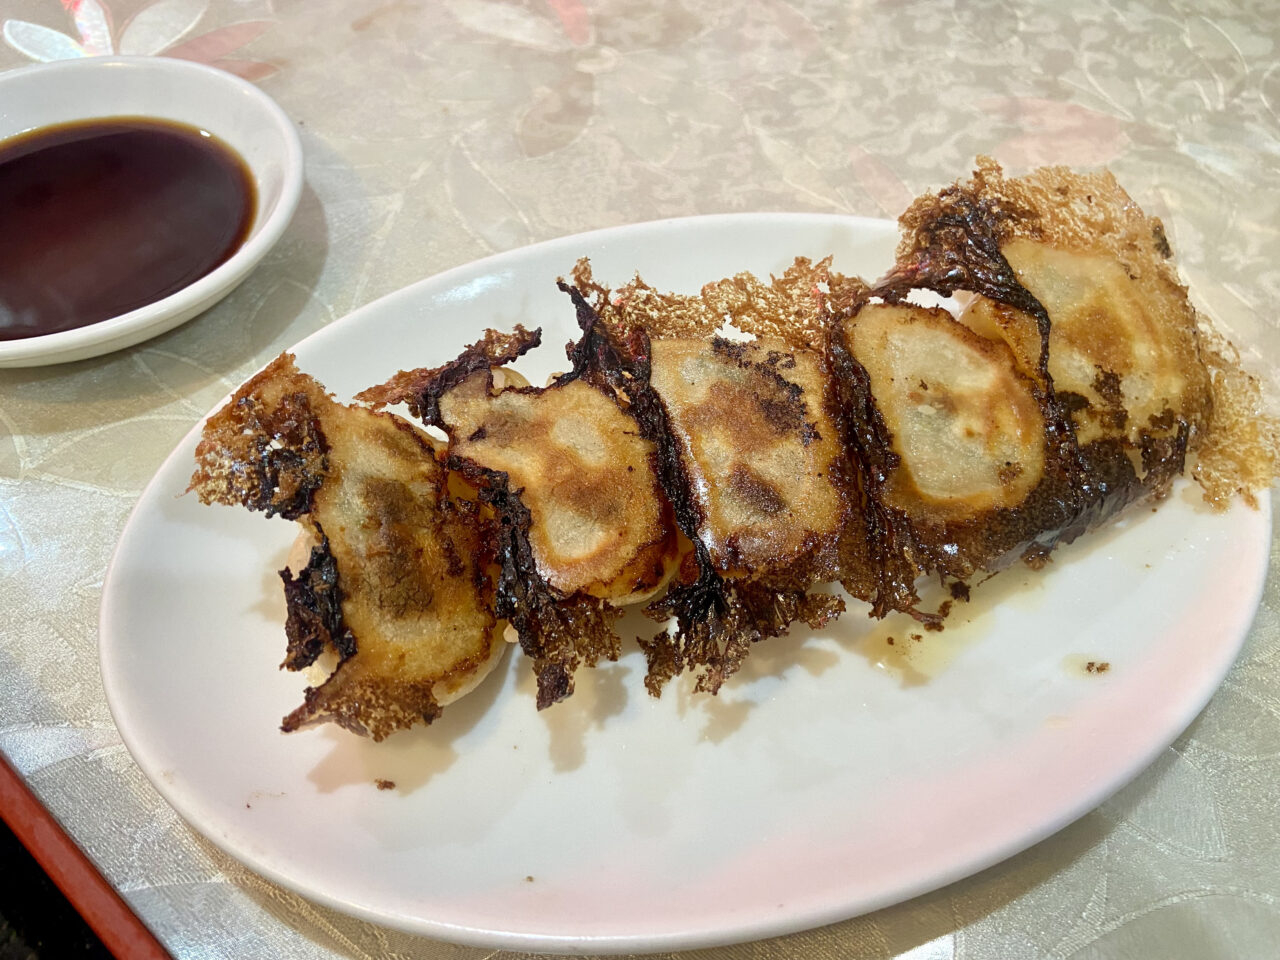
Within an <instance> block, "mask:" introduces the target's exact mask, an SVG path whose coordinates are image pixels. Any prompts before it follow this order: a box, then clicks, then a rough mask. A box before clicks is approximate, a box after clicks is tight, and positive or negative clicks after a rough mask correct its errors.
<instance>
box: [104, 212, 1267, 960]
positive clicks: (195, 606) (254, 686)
mask: <svg viewBox="0 0 1280 960" xmlns="http://www.w3.org/2000/svg"><path fill="white" fill-rule="evenodd" d="M895 238H896V234H895V230H894V226H893V224H891V223H887V222H883V221H875V220H859V219H853V218H844V217H828V216H816V215H746V216H719V217H705V218H695V219H689V220H669V221H661V222H656V223H648V224H641V225H638V226H632V227H621V228H617V229H613V230H604V231H600V232H597V233H590V234H585V235H582V236H578V237H570V238H567V239H563V240H556V241H553V242H550V243H545V244H541V245H539V246H534V247H529V248H526V249H523V250H516V251H513V252H511V253H506V254H502V255H499V256H496V257H492V258H490V259H488V260H484V261H481V262H479V263H475V264H471V265H468V266H464V267H460V268H458V269H456V270H451V271H449V272H448V273H445V274H442V275H440V276H437V277H433V278H431V279H429V280H425V281H423V282H421V283H418V284H415V285H414V286H411V287H408V288H406V289H404V290H402V291H400V292H398V293H395V294H392V295H391V296H389V297H386V298H385V299H383V300H380V301H378V302H377V303H374V304H372V305H370V306H367V307H365V308H363V309H361V310H359V311H357V312H356V313H354V314H352V315H351V316H349V317H347V318H346V319H345V320H342V321H339V322H337V323H335V324H333V325H331V326H330V327H328V328H326V329H325V330H323V331H321V332H319V333H317V334H316V335H314V336H312V337H310V338H308V339H307V340H305V341H304V342H303V343H301V344H299V346H298V348H297V354H298V359H299V363H300V365H301V367H302V368H303V369H304V370H307V371H310V372H312V373H314V374H315V375H317V376H318V377H320V378H321V379H322V380H323V381H325V382H326V383H327V384H328V385H329V386H330V388H332V389H334V390H335V391H336V392H337V393H338V394H339V396H341V397H349V396H350V395H351V394H353V393H354V392H356V391H357V390H359V389H361V388H363V387H365V386H368V385H370V384H373V383H375V382H379V381H381V380H382V379H384V378H386V377H387V376H389V375H390V374H392V373H394V372H395V371H396V370H398V369H400V368H401V367H406V366H415V365H419V364H437V363H440V362H442V361H444V360H446V359H448V358H451V357H452V356H454V355H456V354H457V353H458V351H459V350H460V349H461V348H462V347H463V345H464V344H466V343H468V342H470V341H472V340H474V339H476V338H477V337H478V336H479V335H480V333H481V331H482V330H483V329H484V328H485V327H486V326H494V327H499V328H503V329H507V328H510V327H511V325H512V324H514V323H516V322H518V321H519V322H524V323H526V324H540V325H542V326H543V327H544V329H545V332H546V336H545V344H546V345H545V346H544V347H542V348H541V349H540V350H539V351H536V352H535V356H533V357H531V358H528V359H529V360H530V361H531V362H528V363H526V364H524V367H523V369H524V370H525V372H526V373H528V374H530V375H531V379H535V380H536V379H538V378H540V377H542V376H544V375H546V374H547V373H549V372H551V371H553V370H556V369H563V368H564V366H565V363H564V360H563V354H562V353H561V352H560V345H561V344H563V343H565V342H567V341H568V340H570V339H571V338H572V337H574V336H575V335H576V328H575V327H574V324H573V310H572V308H571V305H570V303H569V301H568V299H567V298H566V297H564V296H563V295H561V294H560V293H559V292H558V291H557V290H556V289H555V286H554V280H555V278H556V276H557V275H563V274H566V273H567V272H568V271H569V269H570V268H571V267H572V265H573V263H574V261H575V260H576V258H577V257H579V256H581V255H590V256H591V258H592V261H593V264H594V266H595V270H596V275H597V277H598V278H600V279H602V280H604V281H605V282H608V283H610V284H613V285H617V284H620V283H622V282H625V281H626V280H627V279H629V278H630V277H631V276H632V274H633V272H634V271H636V270H639V271H641V272H642V273H643V275H644V277H645V278H646V279H647V280H648V281H650V282H651V283H653V284H655V285H656V286H658V287H660V288H670V289H676V290H683V291H695V290H697V289H698V288H699V287H700V285H701V284H702V283H704V282H706V281H708V280H712V279H716V278H719V277H722V276H728V275H731V274H733V273H736V272H738V271H741V270H744V269H749V270H753V271H755V272H757V273H768V272H770V271H773V272H780V271H781V270H782V269H784V268H785V267H786V266H787V265H788V263H789V262H790V259H791V257H792V256H794V255H797V254H800V255H805V256H809V257H814V258H817V257H821V256H823V255H825V254H827V253H833V254H835V262H836V266H837V268H838V269H841V270H843V271H845V272H850V273H859V274H862V275H865V276H876V275H878V274H879V273H881V272H882V271H883V270H884V269H885V268H886V267H887V266H888V264H889V262H890V258H891V256H892V250H893V247H894V242H895ZM195 442H196V433H195V432H193V433H192V434H191V435H190V436H188V437H187V439H186V440H185V441H184V442H183V443H182V445H181V446H180V447H179V448H178V449H177V450H176V451H175V452H174V454H173V455H172V457H170V459H169V460H168V462H166V463H165V465H164V467H163V468H162V469H161V470H160V472H159V473H158V474H157V476H156V478H155V479H154V480H153V481H152V483H151V485H150V486H149V487H148V488H147V491H146V492H145V493H144V494H143V496H142V499H141V501H140V502H139V504H138V506H137V509H136V510H135V512H134V514H133V516H132V518H131V519H130V521H129V524H128V526H127V528H126V530H125V533H124V535H123V537H122V538H121V541H120V545H119V548H118V550H117V552H116V555H115V559H114V561H113V563H112V566H111V569H110V571H109V574H108V576H107V580H106V584H105V588H104V596H103V602H102V611H101V655H102V671H103V679H104V682H105V685H106V691H107V696H108V699H109V701H110V704H111V709H112V712H113V714H114V715H115V719H116V722H117V724H118V726H119V728H120V732H121V735H122V737H123V738H124V740H125V743H126V744H127V745H128V747H129V749H130V750H131V751H132V752H133V755H134V757H135V758H136V759H137V761H138V763H139V765H140V766H141V767H142V769H143V770H144V771H145V772H146V773H147V775H148V776H149V777H150V778H151V780H152V781H153V782H154V783H155V785H156V788H157V789H158V790H159V791H160V792H161V793H162V794H163V795H164V796H165V798H166V799H168V801H169V802H170V803H172V804H173V806H174V807H175V808H176V809H177V810H178V812H179V813H180V814H181V815H182V816H183V817H184V818H186V820H187V821H188V822H189V823H191V824H192V825H193V826H194V827H195V828H196V829H197V830H199V831H200V832H202V833H203V834H205V835H206V836H207V837H209V838H210V839H211V840H213V841H214V842H215V843H217V844H218V845H219V846H221V847H222V848H223V849H225V850H226V851H227V852H229V853H230V854H232V855H233V856H235V857H237V858H238V859H240V860H241V861H243V862H244V863H246V864H248V865H249V866H250V867H252V868H254V869H255V870H257V871H258V872H260V873H261V874H263V875H264V876H266V877H269V878H271V879H272V880H275V881H277V882H279V883H281V884H283V885H285V886H287V887H290V888H292V889H294V890H296V891H298V892H300V893H302V894H304V895H306V896H309V897H312V898H314V899H315V900H318V901H321V902H323V903H326V904H329V905H331V906H333V907H336V908H338V909H340V910H344V911H348V912H350V913H353V914H356V915H358V916H361V917H365V918H367V919H369V920H372V921H376V922H378V923H383V924H387V925H390V926H393V927H399V928H402V929H405V930H409V931H414V932H417V933H421V934H426V935H429V936H434V937H440V938H444V939H448V940H454V941H461V942H465V943H471V944H479V945H486V946H491V947H501V948H507V949H524V950H540V951H552V950H554V951H563V952H615V951H616V952H640V951H651V950H676V949H681V948H688V947H696V946H705V945H710V944H717V943H724V942H729V941H735V940H747V939H755V938H760V937H767V936H771V935H775V934H781V933H786V932H789V931H794V930H798V929H802V928H806V927H811V926H816V925H819V924H824V923H828V922H831V921H835V920H839V919H842V918H845V917H850V916H853V915H856V914H858V913H862V912H865V911H869V910H873V909H875V908H878V907H882V906H885V905H887V904H891V903H894V902H896V901H899V900H903V899H906V898H908V897H911V896H913V895H916V894H919V893H922V892H924V891H926V890H929V889H931V888H934V887H938V886H940V885H942V884H945V883H948V882H949V881H952V880H956V879H958V878H960V877H963V876H965V875H967V874H970V873H973V872H974V871H977V870H979V869H981V868H983V867H986V866H988V865H990V864H992V863H995V862H996V861H998V860H1001V859H1003V858H1005V857H1008V856H1010V855H1011V854H1013V853H1016V852H1018V851H1019V850H1022V849H1023V848H1025V847H1027V846H1028V845H1030V844H1032V843H1034V842H1035V841H1037V840H1039V839H1041V838H1043V837H1045V836H1047V835H1049V834H1050V833H1052V832H1054V831H1056V830H1058V829H1059V828H1061V827H1062V826H1064V825H1065V824H1067V823H1069V822H1070V821H1071V820H1073V819H1075V818H1076V817H1078V816H1080V815H1081V814H1083V813H1085V812H1086V811H1088V810H1089V809H1090V808H1092V807H1093V806H1095V805H1096V804H1097V803H1099V802H1100V801H1101V800H1102V799H1103V798H1105V797H1106V796H1107V795H1108V794H1110V793H1111V792H1113V791H1114V790H1116V789H1117V788H1118V787H1120V786H1121V785H1122V784H1123V783H1125V782H1126V781H1127V780H1129V779H1130V778H1132V777H1133V776H1135V775H1136V774H1137V773H1138V772H1139V771H1140V770H1141V769H1142V768H1143V767H1144V766H1145V765H1147V764H1148V763H1149V762H1150V761H1151V760H1152V759H1153V758H1154V757H1155V755H1156V754H1157V752H1158V751H1160V750H1161V749H1162V748H1163V747H1164V746H1166V745H1167V744H1168V743H1170V742H1171V741H1172V740H1173V739H1174V738H1175V737H1176V736H1177V735H1178V733H1179V732H1181V731H1182V730H1183V728H1184V727H1185V726H1186V725H1187V724H1188V723H1189V722H1190V721H1191V719H1192V718H1193V717H1194V716H1195V715H1196V713H1197V712H1198V711H1199V710H1200V709H1201V707H1203V706H1204V704H1205V703H1206V702H1207V701H1208V699H1209V697H1210V695H1211V694H1212V692H1213V690H1214V689H1215V688H1216V686H1217V685H1218V683H1219V682H1220V681H1221V679H1222V677H1223V675H1224V674H1225V672H1226V670H1227V668H1228V666H1229V665H1230V664H1231V662H1232V660H1233V659H1234V658H1235V656H1236V653H1237V651H1238V650H1239V647H1240V643H1241V641H1242V638H1243V637H1244V635H1245V633H1246V631H1247V629H1248V627H1249V624H1250V621H1251V619H1252V616H1253V612H1254V609H1255V607H1256V605H1257V602H1258V600H1259V596H1260V591H1261V587H1262V582H1263V577H1264V574H1265V572H1266V567H1267V546H1268V538H1269V529H1270V513H1269V503H1270V501H1269V500H1268V501H1267V502H1266V505H1265V506H1264V509H1263V510H1261V511H1252V510H1248V509H1246V508H1243V507H1237V508H1235V509H1233V510H1231V511H1230V512H1228V513H1226V514H1213V513H1211V512H1210V511H1208V510H1207V509H1205V508H1203V507H1201V506H1198V505H1197V499H1196V498H1195V497H1194V496H1192V493H1191V491H1190V490H1186V489H1183V490H1181V491H1179V492H1175V494H1174V495H1173V496H1172V497H1171V498H1170V499H1169V500H1168V501H1167V502H1166V503H1165V504H1164V505H1163V506H1162V507H1161V508H1160V509H1159V511H1157V512H1155V513H1153V512H1152V511H1150V510H1148V509H1141V508H1140V509H1136V510H1134V511H1131V512H1130V513H1129V514H1128V515H1126V517H1125V518H1124V519H1122V520H1121V521H1120V522H1119V523H1117V524H1115V525H1113V526H1111V527H1109V528H1107V529H1106V530H1103V531H1099V532H1097V533H1094V534H1092V535H1091V536H1088V537H1086V538H1084V540H1083V542H1081V543H1078V544H1076V545H1075V546H1073V547H1071V548H1068V549H1065V550H1063V551H1061V552H1059V553H1058V554H1055V559H1054V562H1053V563H1051V564H1050V565H1049V566H1048V567H1047V568H1046V569H1045V570H1044V571H1043V572H1041V573H1032V572H1031V571H1029V570H1026V569H1022V568H1018V569H1016V570H1012V571H1009V572H1006V573H1004V574H1002V575H1001V576H1000V577H997V578H996V579H995V580H993V581H991V582H990V583H989V584H986V585H985V586H984V587H982V588H979V589H977V590H975V599H974V601H973V603H972V604H970V605H968V606H961V607H960V608H959V609H958V610H957V612H956V614H955V615H953V622H952V626H950V627H949V628H948V629H947V630H946V631H945V632H943V633H940V634H925V635H924V639H922V640H919V641H917V640H912V639H911V633H912V632H914V631H913V630H912V629H911V628H910V627H909V626H904V624H903V623H902V622H897V621H896V622H894V623H892V624H889V625H876V624H872V623H871V622H870V621H868V620H867V619H866V618H865V617H864V616H863V615H862V614H863V611H864V610H865V607H861V606H859V605H856V604H855V605H854V609H852V610H851V611H850V612H849V613H848V614H846V616H845V617H844V618H843V619H842V620H840V621H839V622H838V623H837V624H835V625H834V626H832V627H831V628H829V629H828V630H826V631H824V632H823V633H822V634H821V635H813V634H812V633H809V632H808V631H803V632H797V633H796V634H795V635H794V636H792V637H789V638H784V639H780V640H774V641H770V642H768V643H766V644H762V645H760V646H759V647H757V649H756V651H755V652H754V653H753V654H752V656H751V657H750V658H749V659H748V662H747V666H746V667H745V668H744V670H743V673H742V674H740V675H739V676H738V677H737V678H735V679H734V681H732V682H731V683H730V684H728V685H727V686H726V688H725V689H724V690H723V691H722V692H721V695H720V697H719V698H718V699H712V698H707V697H694V696H692V695H690V694H689V693H688V692H687V691H686V690H681V689H678V688H676V687H675V686H673V687H672V688H670V689H668V691H667V692H666V694H665V695H664V697H663V698H662V699H661V700H659V701H655V700H653V699H651V698H650V697H649V696H647V695H646V694H645V692H644V689H643V687H642V685H641V680H642V677H643V673H644V664H643V658H642V657H641V655H640V654H639V652H638V651H636V650H634V649H631V650H630V651H629V652H627V653H626V654H625V655H624V656H623V658H622V660H621V661H620V662H619V663H617V664H616V665H606V666H604V667H602V668H600V669H598V670H596V671H594V672H592V671H583V672H582V673H581V674H580V675H579V681H578V684H579V689H578V692H577V693H576V694H575V696H574V697H573V698H571V699H570V700H569V701H567V702H565V703H563V704H559V705H557V706H555V707H553V708H552V709H550V710H547V711H544V712H542V713H538V712H537V711H535V709H534V704H533V695H532V694H533V689H532V687H533V685H532V680H531V676H530V673H529V670H528V667H527V664H526V663H525V662H524V661H523V659H522V658H520V657H512V658H510V659H509V660H508V661H507V664H506V665H505V666H504V667H500V668H499V669H498V671H497V673H496V675H495V676H494V677H492V678H490V679H489V680H488V681H487V682H486V683H485V684H484V685H482V686H481V688H480V689H479V690H478V691H477V692H476V693H474V694H472V695H471V696H469V697H468V698H466V699H465V700H463V701H462V702H460V703H458V704H455V705H453V706H451V707H449V708H448V709H447V710H446V711H445V715H444V717H443V718H442V719H441V720H440V721H439V722H438V723H437V724H435V725H434V726H433V727H431V728H427V729H421V730H417V731H412V732H409V733H404V734H399V735H396V736H394V737H392V738H390V739H389V740H387V741H385V742H383V743H381V744H375V743H371V742H367V741H363V740H360V739H359V738H357V737H354V736H351V735H349V734H347V733H345V732H343V731H341V730H338V729H319V730H313V731H307V732H304V733H299V734H293V735H284V734H281V733H279V732H278V731H277V725H278V724H279V721H280V718H281V717H282V716H283V715H284V714H285V713H286V712H288V711H289V710H290V709H292V708H293V707H294V706H295V705H297V704H298V703H300V702H301V695H302V687H303V681H302V679H301V678H300V677H298V676H296V675H290V674H287V673H283V672H281V671H278V670H277V669H276V665H277V664H278V663H279V662H280V660H281V658H282V657H283V652H284V633H283V629H282V624H283V621H284V610H283V603H282V601H281V598H280V586H279V582H278V579H277V577H276V575H275V572H274V571H275V570H276V569H277V568H279V567H280V566H282V565H283V562H284V557H285V555H286V552H287V550H288V547H289V544H290V542H291V541H292V539H293V526H292V525H291V524H289V523H286V522H284V521H279V520H277V521H270V522H269V521H265V520H263V519H262V518H261V517H260V516H256V515H251V514H249V513H248V512H247V511H244V510H239V509H231V508H210V507H202V506H200V505H199V504H198V503H197V502H196V500H195V498H194V497H193V496H180V495H179V494H181V492H182V491H183V489H184V488H185V487H186V483H187V479H188V477H189V474H190V472H191V467H192V452H193V449H194V445H195ZM966 621H968V622H967V623H966ZM889 635H893V636H895V639H896V644H895V645H894V646H889V645H888V643H887V636H889ZM904 645H905V646H906V648H908V649H910V650H911V654H910V659H909V660H905V661H904V660H902V659H901V658H900V656H899V654H900V651H901V650H902V649H903V648H904ZM1087 660H1094V661H1106V662H1108V663H1109V664H1110V669H1109V670H1108V671H1107V672H1106V673H1102V674H1097V673H1092V674H1091V673H1088V672H1086V670H1085V669H1084V665H1085V662H1086V661H1087ZM378 779H383V780H389V781H393V782H394V783H395V788H394V789H385V790H379V789H378V788H377V787H376V786H375V781H376V780H378Z"/></svg>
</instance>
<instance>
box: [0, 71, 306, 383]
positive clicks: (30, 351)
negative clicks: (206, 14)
mask: <svg viewBox="0 0 1280 960" xmlns="http://www.w3.org/2000/svg"><path fill="white" fill-rule="evenodd" d="M99 117H149V118H152V119H155V120H172V121H176V122H178V123H184V124H187V125H188V126H192V127H196V128H198V129H201V130H207V131H208V132H209V133H212V134H213V135H214V136H215V137H217V138H218V139H220V140H221V141H222V142H223V143H225V144H226V145H227V146H229V147H230V148H231V149H232V150H234V151H235V152H236V153H238V154H239V155H240V156H241V158H242V159H243V160H244V161H245V164H246V165H247V166H248V167H249V171H250V173H252V174H253V180H254V183H255V185H256V186H257V193H258V203H257V207H256V208H255V210H254V216H253V227H252V228H251V230H250V232H249V236H248V238H247V239H246V240H245V242H244V243H243V244H242V245H241V246H240V249H239V250H237V251H236V252H235V253H234V254H233V255H232V256H231V257H230V258H229V259H228V260H227V261H226V262H225V263H223V264H221V265H220V266H219V267H217V268H216V269H215V270H212V271H211V272H209V273H208V274H206V275H205V276H203V277H201V278H200V279H199V280H197V281H196V282H195V283H192V284H190V285H189V286H186V287H183V288H182V289H181V290H179V291H178V292H177V293H173V294H170V295H169V296H167V297H165V298H164V299H163V300H157V301H156V302H155V303H151V304H148V305H147V306H145V307H139V308H138V309H137V310H131V311H129V312H128V313H125V314H121V315H120V316H118V317H112V318H111V319H110V320H103V321H102V322H100V323H94V324H90V325H89V326H87V327H79V328H77V329H75V330H64V331H62V332H60V333H50V334H45V335H44V336H41V337H28V338H27V339H25V340H0V367H35V366H41V365H44V364H49V363H65V362H67V361H70V360H83V359H85V358H86V357H96V356H98V355H99V354H103V353H110V352H111V351H113V350H119V349H121V348H123V347H128V346H132V345H133V344H135V343H140V342H142V341H143V340H147V339H149V338H151V337H154V336H156V335H157V334H161V333H164V332H165V331H166V330H171V329H173V328H174V327H176V326H178V325H179V324H181V323H185V322H186V321H188V320H190V319H191V318H192V317H194V316H195V315H196V314H198V313H201V312H203V311H205V310H207V309H209V307H211V306H213V305H214V304H215V303H216V302H217V301H219V300H221V299H222V298H223V297H225V296H226V295H227V294H228V293H230V292H231V291H232V290H233V289H235V287H236V285H237V284H239V283H240V281H242V280H243V279H244V278H245V277H246V276H248V275H249V271H251V270H252V269H253V268H254V267H255V266H256V265H257V264H258V261H259V260H261V259H262V258H263V257H264V256H265V255H266V253H267V251H268V250H270V249H271V248H272V247H273V246H275V243H276V241H277V240H279V239H280V236H281V234H283V233H284V230H285V227H287V226H288V225H289V220H290V219H291V218H292V217H293V212H294V210H295V209H296V208H297V206H298V198H299V197H300V196H301V195H302V146H301V144H300V143H299V142H298V134H297V132H296V131H295V130H294V128H293V123H292V122H291V121H290V120H289V118H288V117H287V116H285V113H284V111H283V110H281V109H280V107H279V106H278V105H277V104H276V102H275V101H274V100H272V99H271V98H270V97H268V96H267V95H266V94H265V93H263V92H262V91H261V90H259V89H258V88H257V87H255V86H254V85H253V84H251V83H248V82H247V81H244V80H241V79H240V78H239V77H237V76H234V75H232V74H230V73H227V72H226V71H223V70H216V69H214V68H213V67H206V66H202V65H200V64H196V63H191V62H189V61H187V60H170V59H166V58H164V57H86V58H85V59H82V60H62V61H58V62H56V63H48V64H40V65H37V66H32V67H25V68H23V69H21V70H15V71H13V72H11V73H4V74H0V140H4V139H7V138H8V137H13V136H17V135H18V134H20V133H26V132H28V131H31V130H37V129H39V128H40V127H47V126H50V125H52V124H57V123H69V122H72V121H75V120H90V119H95V118H99Z"/></svg>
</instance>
